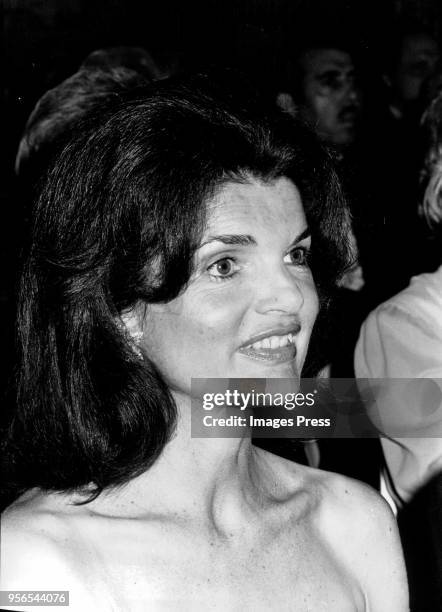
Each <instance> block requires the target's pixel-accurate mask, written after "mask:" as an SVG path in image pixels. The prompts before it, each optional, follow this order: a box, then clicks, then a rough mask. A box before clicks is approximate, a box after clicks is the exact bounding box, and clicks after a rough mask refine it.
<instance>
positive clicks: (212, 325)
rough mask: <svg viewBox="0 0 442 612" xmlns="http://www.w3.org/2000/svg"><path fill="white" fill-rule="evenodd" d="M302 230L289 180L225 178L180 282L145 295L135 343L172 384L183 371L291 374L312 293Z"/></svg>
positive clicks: (301, 349)
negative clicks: (189, 270) (189, 272)
mask: <svg viewBox="0 0 442 612" xmlns="http://www.w3.org/2000/svg"><path fill="white" fill-rule="evenodd" d="M309 249H310V237H309V232H308V228H307V223H306V219H305V215H304V210H303V207H302V203H301V198H300V195H299V192H298V190H297V189H296V187H295V186H294V184H293V183H292V182H291V181H290V180H288V179H286V178H279V179H277V180H275V181H274V182H271V183H263V182H261V181H258V180H254V179H250V181H248V182H247V183H244V184H239V183H233V182H231V183H226V184H225V185H223V186H222V188H221V189H220V190H219V192H218V194H217V195H216V196H215V197H214V198H213V199H212V200H211V201H210V202H209V204H208V216H207V228H206V230H205V232H204V235H203V239H202V242H201V245H200V247H199V249H198V250H197V252H196V254H195V271H194V274H193V276H192V277H191V279H190V281H189V284H188V286H187V288H186V289H185V291H183V292H182V294H181V295H179V296H178V297H177V298H175V299H174V300H172V301H171V302H169V303H167V304H151V305H149V306H148V307H147V310H146V315H145V318H144V321H143V337H142V347H143V350H144V351H145V353H146V354H147V355H148V356H149V358H150V359H151V360H152V361H153V362H154V363H155V364H156V366H157V367H158V368H159V370H160V372H161V373H162V375H163V377H164V378H165V380H166V382H167V383H168V385H169V386H170V388H171V389H172V390H175V391H179V392H184V393H185V394H189V393H190V384H191V378H275V377H276V378H281V377H287V378H289V377H293V376H295V377H299V374H300V372H301V368H302V365H303V362H304V359H305V356H306V352H307V346H308V342H309V338H310V333H311V330H312V326H313V323H314V321H315V318H316V315H317V312H318V297H317V294H316V289H315V284H314V282H313V278H312V273H311V271H310V268H309V265H308V259H309V258H308V253H309Z"/></svg>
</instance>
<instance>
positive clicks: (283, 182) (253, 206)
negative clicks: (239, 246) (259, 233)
mask: <svg viewBox="0 0 442 612" xmlns="http://www.w3.org/2000/svg"><path fill="white" fill-rule="evenodd" d="M261 222H264V223H267V224H269V226H270V227H271V226H275V225H280V224H282V225H284V224H290V225H292V224H298V223H305V216H304V210H303V206H302V202H301V196H300V194H299V191H298V189H297V188H296V186H295V185H294V184H293V182H292V181H291V180H290V179H288V178H286V177H280V178H277V179H275V180H272V181H266V182H264V181H262V180H259V179H255V178H250V179H249V180H247V181H245V182H233V181H232V182H227V183H224V184H223V185H222V186H221V187H220V188H219V189H218V191H217V192H216V194H215V195H214V197H213V198H211V199H210V200H209V202H208V204H207V224H206V232H205V233H206V234H207V233H212V232H213V231H214V230H216V231H217V232H218V231H219V230H220V229H222V230H223V229H224V228H225V229H226V231H227V230H228V229H229V228H232V229H233V228H235V227H236V226H237V225H241V226H243V225H244V226H251V227H252V226H253V225H255V224H256V223H261Z"/></svg>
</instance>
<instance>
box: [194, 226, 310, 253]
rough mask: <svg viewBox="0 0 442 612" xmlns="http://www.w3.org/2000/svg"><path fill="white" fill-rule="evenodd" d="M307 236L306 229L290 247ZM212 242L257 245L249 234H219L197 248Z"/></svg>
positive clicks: (308, 233)
mask: <svg viewBox="0 0 442 612" xmlns="http://www.w3.org/2000/svg"><path fill="white" fill-rule="evenodd" d="M308 236H310V229H309V228H308V227H306V228H305V229H304V230H303V231H302V232H301V233H300V234H298V236H296V238H295V239H294V240H293V242H292V245H294V244H297V243H298V242H300V241H301V240H304V238H308ZM212 242H222V243H223V244H228V245H239V246H256V245H257V244H258V243H257V242H256V240H255V238H253V236H250V235H249V234H219V235H217V236H209V237H208V238H207V240H205V241H204V242H202V243H201V245H200V247H199V248H201V247H203V246H205V245H206V244H211V243H212Z"/></svg>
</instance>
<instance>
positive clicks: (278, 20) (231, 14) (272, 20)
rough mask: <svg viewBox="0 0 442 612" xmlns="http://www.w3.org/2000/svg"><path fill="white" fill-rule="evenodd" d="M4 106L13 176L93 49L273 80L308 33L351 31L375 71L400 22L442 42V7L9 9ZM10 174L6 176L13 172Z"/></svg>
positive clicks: (412, 3) (177, 1) (301, 1)
mask: <svg viewBox="0 0 442 612" xmlns="http://www.w3.org/2000/svg"><path fill="white" fill-rule="evenodd" d="M3 6H4V20H3V23H4V25H3V33H4V36H3V45H4V60H5V61H4V77H3V88H2V98H3V100H2V101H3V103H4V111H3V118H4V128H3V130H2V131H3V137H2V144H3V147H6V151H5V153H6V165H7V167H8V170H9V169H10V164H11V163H12V159H13V157H14V155H15V149H16V146H17V142H18V139H19V137H20V134H21V131H22V129H23V125H24V122H25V120H26V118H27V116H28V114H29V112H30V111H31V110H32V107H33V105H34V104H35V102H36V101H37V99H38V98H39V96H40V95H41V94H42V93H44V91H46V90H47V89H48V88H50V87H52V86H54V85H55V84H57V83H58V82H60V81H61V80H63V79H64V78H66V77H67V76H68V75H70V74H72V73H73V72H74V71H75V70H76V69H77V67H78V65H79V64H80V63H81V61H82V60H83V59H84V57H85V56H86V55H87V54H88V53H89V52H90V51H92V50H94V49H97V48H100V47H105V46H114V45H115V46H116V45H139V46H144V47H146V48H147V49H148V50H149V51H152V52H153V54H154V55H160V56H161V55H166V56H167V55H169V54H177V55H179V57H180V58H181V62H182V64H183V65H186V66H195V65H200V64H201V63H207V62H209V61H213V62H216V63H220V64H226V63H228V64H238V65H241V66H243V67H244V66H245V67H246V69H248V70H250V71H252V72H254V73H255V74H256V73H257V74H259V72H260V71H262V76H263V79H265V78H266V76H267V75H268V74H271V73H272V69H273V68H274V67H275V66H274V65H275V64H277V63H278V59H279V57H280V54H281V53H284V52H286V49H289V48H290V45H291V44H292V43H293V44H295V43H296V39H297V37H298V36H300V35H303V34H304V33H305V31H306V30H309V31H311V32H313V33H314V32H315V30H316V29H317V28H321V29H324V28H329V29H330V31H333V29H335V28H337V27H339V28H340V30H341V31H343V32H350V33H352V34H353V36H354V37H355V38H356V39H357V40H358V41H359V43H360V45H361V46H362V47H363V48H364V49H365V50H366V52H367V55H368V56H369V57H370V59H371V61H373V62H374V63H376V62H378V61H380V63H382V57H383V54H384V53H385V51H384V49H385V46H386V45H387V46H388V41H389V38H390V37H391V33H392V31H393V30H394V28H395V26H396V24H397V23H398V21H399V19H401V18H403V17H404V16H406V17H408V18H410V19H412V20H413V19H416V20H419V21H420V22H423V23H424V24H427V25H428V26H429V27H430V28H431V30H432V31H433V33H434V34H435V35H436V36H437V37H438V38H440V34H441V30H442V2H440V1H439V0H156V1H153V0H144V1H136V0H3ZM5 169H6V168H5Z"/></svg>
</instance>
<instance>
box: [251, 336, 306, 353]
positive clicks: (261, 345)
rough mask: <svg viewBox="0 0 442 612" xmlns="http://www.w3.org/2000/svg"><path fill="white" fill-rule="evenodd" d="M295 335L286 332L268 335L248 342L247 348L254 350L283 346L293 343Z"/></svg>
mask: <svg viewBox="0 0 442 612" xmlns="http://www.w3.org/2000/svg"><path fill="white" fill-rule="evenodd" d="M294 341H295V336H294V334H286V335H285V336H270V337H268V338H264V339H263V340H260V341H259V342H254V343H253V344H250V345H249V346H248V347H247V348H253V349H255V350H257V351H258V350H260V349H275V348H283V347H285V346H288V345H289V344H294Z"/></svg>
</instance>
